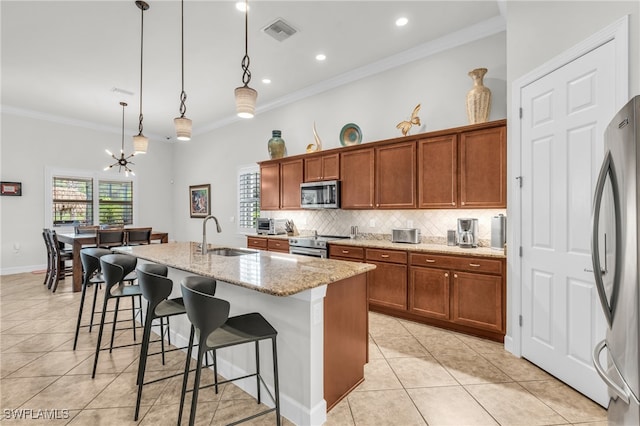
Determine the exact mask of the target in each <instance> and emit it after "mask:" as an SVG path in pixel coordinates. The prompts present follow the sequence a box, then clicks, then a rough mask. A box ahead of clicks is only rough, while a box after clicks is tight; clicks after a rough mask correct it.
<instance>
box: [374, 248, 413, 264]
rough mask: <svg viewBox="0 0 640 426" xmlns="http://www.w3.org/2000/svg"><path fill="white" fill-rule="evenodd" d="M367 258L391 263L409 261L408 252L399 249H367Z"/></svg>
mask: <svg viewBox="0 0 640 426" xmlns="http://www.w3.org/2000/svg"><path fill="white" fill-rule="evenodd" d="M366 257H367V260H375V261H378V262H389V263H403V264H405V265H406V263H407V252H406V251H398V250H380V249H367V254H366Z"/></svg>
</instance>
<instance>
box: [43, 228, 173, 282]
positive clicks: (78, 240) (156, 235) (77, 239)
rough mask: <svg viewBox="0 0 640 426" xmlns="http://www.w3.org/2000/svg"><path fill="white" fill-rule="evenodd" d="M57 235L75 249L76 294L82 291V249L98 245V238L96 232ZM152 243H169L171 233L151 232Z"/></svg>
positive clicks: (74, 278) (60, 240)
mask: <svg viewBox="0 0 640 426" xmlns="http://www.w3.org/2000/svg"><path fill="white" fill-rule="evenodd" d="M125 230H126V228H125ZM56 235H57V237H58V242H59V243H63V244H69V245H71V246H72V248H73V249H72V255H73V265H72V271H73V291H74V292H75V291H81V290H82V262H81V260H80V250H82V248H83V247H85V246H95V245H96V238H97V237H96V233H95V232H94V233H86V234H75V233H65V234H56ZM151 241H152V242H160V243H168V242H169V233H168V232H158V231H151Z"/></svg>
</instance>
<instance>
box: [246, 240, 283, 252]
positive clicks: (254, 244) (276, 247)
mask: <svg viewBox="0 0 640 426" xmlns="http://www.w3.org/2000/svg"><path fill="white" fill-rule="evenodd" d="M247 247H248V248H252V249H258V250H267V251H277V252H280V253H289V241H288V240H286V239H284V238H269V237H247Z"/></svg>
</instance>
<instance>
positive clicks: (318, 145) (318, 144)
mask: <svg viewBox="0 0 640 426" xmlns="http://www.w3.org/2000/svg"><path fill="white" fill-rule="evenodd" d="M313 138H314V139H315V143H310V144H309V145H307V152H316V151H321V150H322V141H321V140H320V136H318V131H317V130H316V122H315V121H314V122H313Z"/></svg>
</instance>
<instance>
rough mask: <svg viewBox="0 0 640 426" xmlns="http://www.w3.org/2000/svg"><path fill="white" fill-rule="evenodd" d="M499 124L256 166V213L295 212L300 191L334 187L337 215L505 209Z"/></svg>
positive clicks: (503, 137)
mask: <svg viewBox="0 0 640 426" xmlns="http://www.w3.org/2000/svg"><path fill="white" fill-rule="evenodd" d="M506 126H507V121H506V120H498V121H492V122H489V123H481V124H473V125H469V126H463V127H457V128H454V129H446V130H440V131H436V132H429V133H423V134H420V135H415V136H405V137H401V138H396V139H391V140H386V141H380V142H374V143H367V144H363V145H357V146H349V147H346V148H338V149H331V150H328V151H324V152H321V153H313V154H306V155H298V156H293V157H287V158H283V159H279V160H271V161H265V162H262V163H260V170H261V173H262V177H261V184H260V186H261V209H262V210H278V209H283V210H295V209H300V183H302V182H303V181H304V182H315V181H321V180H340V182H341V208H343V209H415V208H419V209H455V208H462V209H464V208H467V209H478V208H506V206H507V182H506V174H507V148H506V147H507V130H506V129H507V127H506Z"/></svg>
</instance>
